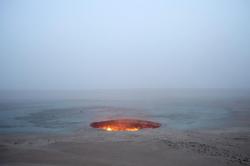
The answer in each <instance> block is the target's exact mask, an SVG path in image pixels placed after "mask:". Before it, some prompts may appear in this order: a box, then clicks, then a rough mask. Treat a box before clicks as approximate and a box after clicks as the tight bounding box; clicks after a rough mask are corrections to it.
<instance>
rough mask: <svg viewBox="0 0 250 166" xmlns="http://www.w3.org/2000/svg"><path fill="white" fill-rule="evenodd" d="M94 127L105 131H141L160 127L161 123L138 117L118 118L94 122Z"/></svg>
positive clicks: (92, 124)
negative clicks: (138, 118)
mask: <svg viewBox="0 0 250 166" xmlns="http://www.w3.org/2000/svg"><path fill="white" fill-rule="evenodd" d="M90 126H91V127H93V128H99V129H102V130H105V131H131V132H132V131H139V130H141V129H144V128H158V127H160V126H161V124H159V123H155V122H151V121H145V120H137V119H118V120H108V121H101V122H93V123H91V124H90Z"/></svg>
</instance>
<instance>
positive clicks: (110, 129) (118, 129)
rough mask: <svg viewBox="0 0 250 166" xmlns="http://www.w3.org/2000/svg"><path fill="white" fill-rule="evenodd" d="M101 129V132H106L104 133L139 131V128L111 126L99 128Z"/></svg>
mask: <svg viewBox="0 0 250 166" xmlns="http://www.w3.org/2000/svg"><path fill="white" fill-rule="evenodd" d="M100 128H101V129H103V130H106V131H138V130H140V128H135V127H133V128H129V127H127V128H125V127H114V126H113V127H112V126H103V127H100Z"/></svg>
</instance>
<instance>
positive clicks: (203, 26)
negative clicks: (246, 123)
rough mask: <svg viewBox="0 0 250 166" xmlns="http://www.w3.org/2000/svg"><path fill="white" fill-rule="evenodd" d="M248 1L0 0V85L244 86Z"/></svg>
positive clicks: (247, 80)
mask: <svg viewBox="0 0 250 166" xmlns="http://www.w3.org/2000/svg"><path fill="white" fill-rule="evenodd" d="M249 9H250V1H248V0H209V1H198V0H172V1H170V0H151V1H149V0H124V1H117V0H105V1H104V0H88V1H87V0H79V1H77V0H72V1H71V0H67V1H66V0H65V1H64V0H53V1H51V0H40V1H33V0H22V1H19V0H1V1H0V78H1V79H0V80H1V81H0V89H2V90H26V89H28V90H29V89H31V90H34V89H41V90H50V89H62V90H67V89H70V90H72V89H130V88H250V72H249V71H250V10H249Z"/></svg>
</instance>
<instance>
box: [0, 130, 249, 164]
mask: <svg viewBox="0 0 250 166" xmlns="http://www.w3.org/2000/svg"><path fill="white" fill-rule="evenodd" d="M0 165H3V166H59V165H62V166H68V165H70V166H71V165H72V166H82V165H90V166H102V165H104V166H105V165H107V166H110V165H116V166H133V165H134V166H138V165H143V166H152V165H157V166H161V165H162V166H166V165H169V166H186V165H194V166H198V165H199V166H200V165H203V166H206V165H207V166H210V165H214V166H223V165H232V166H236V165H239V166H240V165H250V130H249V129H247V128H245V129H243V128H241V129H239V128H230V129H224V130H195V131H194V130H190V131H177V130H172V129H164V128H163V129H161V128H159V129H145V130H141V131H138V132H106V131H101V130H99V129H92V128H90V127H85V128H83V129H80V130H78V131H75V132H73V133H70V134H49V135H48V134H29V135H28V134H19V135H18V134H13V135H10V134H7V135H1V136H0Z"/></svg>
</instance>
